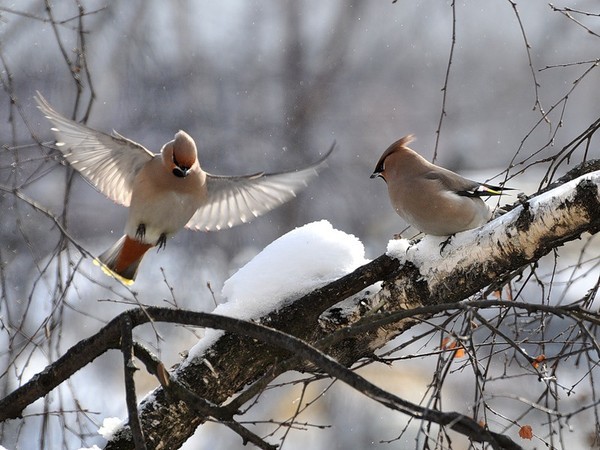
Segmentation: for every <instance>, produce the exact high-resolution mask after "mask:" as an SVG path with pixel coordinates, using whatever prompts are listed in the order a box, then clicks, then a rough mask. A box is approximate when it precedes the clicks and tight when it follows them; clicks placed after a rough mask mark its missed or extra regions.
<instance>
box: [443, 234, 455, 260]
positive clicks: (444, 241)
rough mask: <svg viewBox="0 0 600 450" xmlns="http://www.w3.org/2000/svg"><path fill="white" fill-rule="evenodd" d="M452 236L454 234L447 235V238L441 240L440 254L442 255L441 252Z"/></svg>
mask: <svg viewBox="0 0 600 450" xmlns="http://www.w3.org/2000/svg"><path fill="white" fill-rule="evenodd" d="M453 237H454V235H453V234H451V235H450V236H448V238H447V239H444V240H443V241H442V242H440V256H441V255H442V252H443V251H444V249H445V248H446V246H447V245H448V244H449V243H450V241H451V240H452V238H453Z"/></svg>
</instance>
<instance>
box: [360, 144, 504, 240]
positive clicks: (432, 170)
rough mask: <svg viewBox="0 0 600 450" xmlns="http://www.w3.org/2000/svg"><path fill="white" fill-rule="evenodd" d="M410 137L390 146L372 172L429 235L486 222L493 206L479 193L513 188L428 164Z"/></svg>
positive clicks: (401, 212) (404, 215)
mask: <svg viewBox="0 0 600 450" xmlns="http://www.w3.org/2000/svg"><path fill="white" fill-rule="evenodd" d="M413 141H414V136H413V135H411V134H409V135H407V136H404V137H403V138H401V139H399V140H397V141H396V142H394V143H393V144H392V145H390V146H389V147H388V148H387V149H386V150H385V151H384V152H383V154H382V155H381V158H379V161H378V162H377V165H376V166H375V171H374V172H373V174H372V175H371V178H376V177H381V178H383V180H384V181H385V182H386V184H387V188H388V193H389V197H390V201H391V203H392V206H393V207H394V209H395V210H396V213H397V214H398V215H399V216H400V217H402V218H403V219H404V220H405V221H406V222H407V223H408V224H409V225H412V226H413V227H414V228H416V229H417V230H419V231H420V232H422V233H424V234H429V235H433V236H452V235H454V234H455V233H458V232H460V231H465V230H470V229H473V228H477V227H480V226H481V225H483V224H485V223H487V222H488V221H489V220H490V219H491V218H492V209H491V208H490V207H489V206H488V205H487V204H486V203H485V202H484V201H483V200H482V199H481V197H488V196H492V195H501V194H502V193H503V191H505V190H511V188H507V187H503V186H493V185H490V184H485V183H478V182H476V181H472V180H469V179H467V178H463V177H462V176H460V175H459V174H457V173H454V172H452V171H450V170H448V169H445V168H443V167H440V166H437V165H435V164H432V163H430V162H429V161H427V160H426V159H425V158H423V157H422V156H421V155H419V154H418V153H417V152H415V151H414V150H412V149H410V148H409V147H408V144H410V143H411V142H413Z"/></svg>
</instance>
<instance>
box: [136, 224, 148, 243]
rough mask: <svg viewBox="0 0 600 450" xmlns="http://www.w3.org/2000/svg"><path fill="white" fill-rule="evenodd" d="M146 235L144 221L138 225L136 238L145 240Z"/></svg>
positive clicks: (141, 240)
mask: <svg viewBox="0 0 600 450" xmlns="http://www.w3.org/2000/svg"><path fill="white" fill-rule="evenodd" d="M145 237H146V225H144V224H143V223H140V224H139V225H138V227H137V230H135V238H136V239H137V240H138V241H140V242H143V241H144V238H145Z"/></svg>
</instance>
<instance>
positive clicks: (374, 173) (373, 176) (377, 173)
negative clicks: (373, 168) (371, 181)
mask: <svg viewBox="0 0 600 450" xmlns="http://www.w3.org/2000/svg"><path fill="white" fill-rule="evenodd" d="M380 176H381V173H379V172H373V173H372V174H371V178H377V177H380Z"/></svg>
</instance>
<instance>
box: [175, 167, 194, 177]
mask: <svg viewBox="0 0 600 450" xmlns="http://www.w3.org/2000/svg"><path fill="white" fill-rule="evenodd" d="M189 173H190V169H189V168H188V167H179V166H175V167H174V168H173V175H175V176H176V177H179V178H185V177H187V176H188V174H189Z"/></svg>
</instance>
